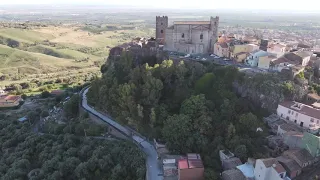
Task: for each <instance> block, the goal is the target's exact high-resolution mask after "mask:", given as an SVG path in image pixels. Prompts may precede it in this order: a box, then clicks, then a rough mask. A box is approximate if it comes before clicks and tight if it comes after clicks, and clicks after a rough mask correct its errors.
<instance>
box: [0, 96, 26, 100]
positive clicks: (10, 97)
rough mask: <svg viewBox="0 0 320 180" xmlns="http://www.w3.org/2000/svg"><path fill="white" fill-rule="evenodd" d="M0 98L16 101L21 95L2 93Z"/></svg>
mask: <svg viewBox="0 0 320 180" xmlns="http://www.w3.org/2000/svg"><path fill="white" fill-rule="evenodd" d="M0 98H1V99H3V100H5V101H17V100H19V99H20V98H21V96H16V95H4V96H1V97H0Z"/></svg>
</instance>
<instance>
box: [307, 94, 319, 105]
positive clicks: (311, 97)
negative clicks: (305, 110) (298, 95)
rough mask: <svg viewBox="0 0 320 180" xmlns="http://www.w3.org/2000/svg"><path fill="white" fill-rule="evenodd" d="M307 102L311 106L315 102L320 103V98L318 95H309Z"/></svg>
mask: <svg viewBox="0 0 320 180" xmlns="http://www.w3.org/2000/svg"><path fill="white" fill-rule="evenodd" d="M307 101H308V103H310V104H313V103H315V102H320V96H319V95H318V94H317V93H309V94H308V95H307Z"/></svg>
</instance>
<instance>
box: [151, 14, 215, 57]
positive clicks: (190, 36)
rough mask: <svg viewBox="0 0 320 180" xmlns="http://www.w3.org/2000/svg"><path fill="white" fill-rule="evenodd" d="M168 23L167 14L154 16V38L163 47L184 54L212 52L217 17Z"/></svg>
mask: <svg viewBox="0 0 320 180" xmlns="http://www.w3.org/2000/svg"><path fill="white" fill-rule="evenodd" d="M168 25H169V24H168V17H167V16H163V17H160V16H157V17H156V39H157V42H158V43H159V44H163V45H164V49H166V50H169V51H177V52H182V53H186V54H192V53H212V52H213V48H214V47H213V46H214V43H215V42H216V41H217V39H218V26H219V17H215V18H213V17H211V18H210V21H175V22H173V25H171V26H168Z"/></svg>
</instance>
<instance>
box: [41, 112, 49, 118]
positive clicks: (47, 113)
mask: <svg viewBox="0 0 320 180" xmlns="http://www.w3.org/2000/svg"><path fill="white" fill-rule="evenodd" d="M40 116H41V117H42V118H44V117H48V116H49V112H48V111H46V110H44V111H42V112H41V114H40Z"/></svg>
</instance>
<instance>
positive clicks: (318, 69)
mask: <svg viewBox="0 0 320 180" xmlns="http://www.w3.org/2000/svg"><path fill="white" fill-rule="evenodd" d="M313 69H314V75H315V76H316V77H320V59H319V58H318V59H317V60H315V62H314V63H313Z"/></svg>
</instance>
